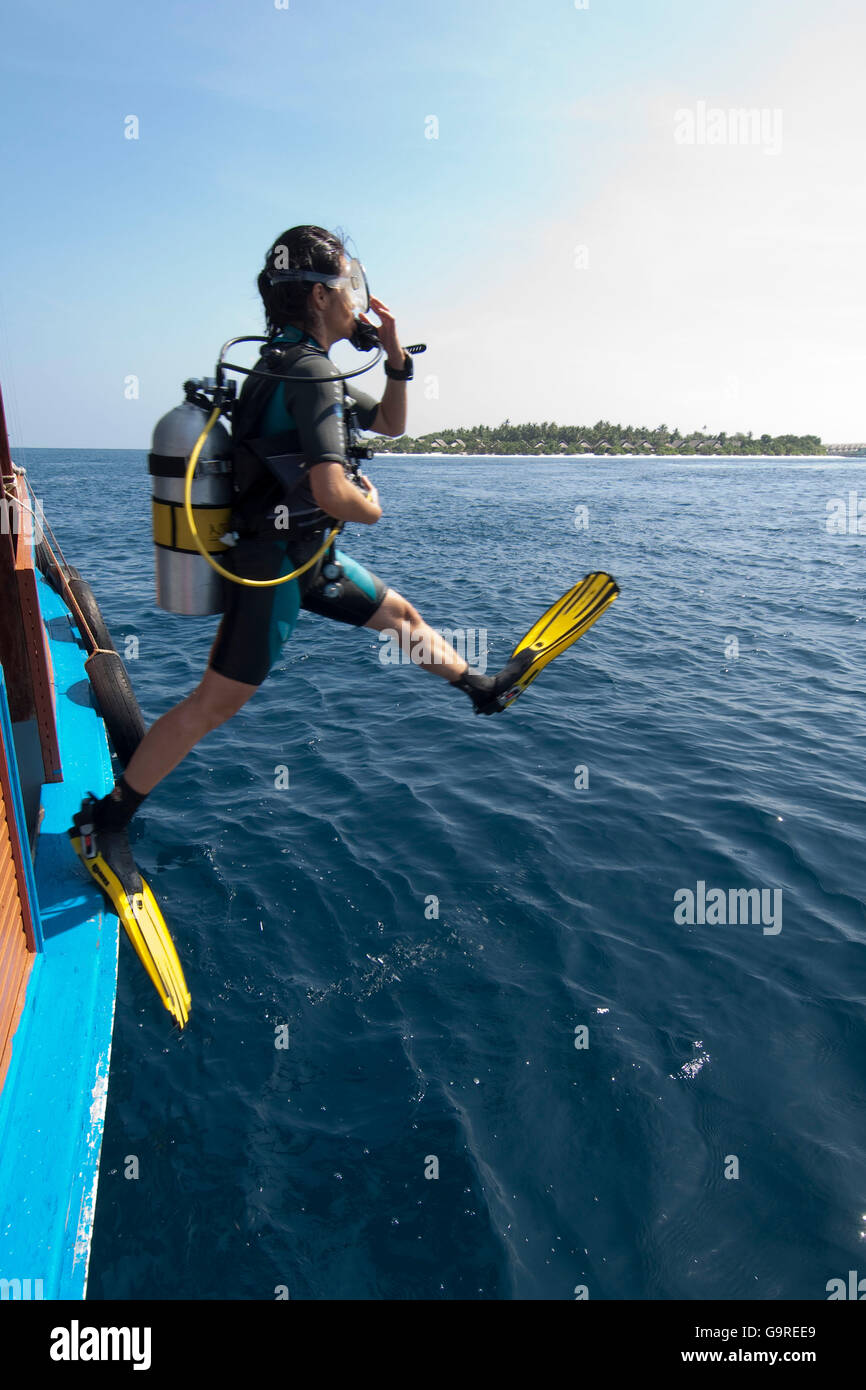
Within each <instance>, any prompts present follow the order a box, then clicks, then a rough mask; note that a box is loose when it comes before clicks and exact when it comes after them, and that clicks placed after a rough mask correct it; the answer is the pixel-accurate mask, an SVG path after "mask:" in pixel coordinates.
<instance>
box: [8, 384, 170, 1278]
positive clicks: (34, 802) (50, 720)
mask: <svg viewBox="0 0 866 1390" xmlns="http://www.w3.org/2000/svg"><path fill="white" fill-rule="evenodd" d="M0 472H2V482H3V498H2V507H3V510H2V518H0V519H2V522H3V524H2V526H0V1298H3V1299H83V1298H84V1297H85V1294H86V1290H87V1275H88V1266H89V1258H90V1244H91V1235H92V1230H93V1221H94V1212H95V1208H96V1193H97V1185H98V1177H99V1158H100V1152H101V1147H102V1135H103V1125H104V1120H105V1107H106V1099H107V1095H108V1077H109V1066H110V1060H111V1038H112V1027H113V1022H114V1009H115V996H116V990H117V961H118V937H119V924H118V919H117V916H116V915H115V913H114V912H113V911H112V910H111V909H110V907H109V905H108V902H107V900H106V899H104V898H103V897H102V895H101V893H100V892H99V890H98V888H97V887H96V885H95V883H94V882H93V880H92V879H91V878H89V877H88V875H87V873H86V872H85V870H84V868H83V866H82V865H81V863H80V862H79V860H78V858H77V856H76V854H75V852H74V850H73V848H72V845H71V843H70V840H69V837H68V834H67V831H68V828H69V826H70V824H71V821H72V816H73V813H74V812H76V811H77V810H78V808H79V806H80V804H81V801H82V798H83V796H84V795H85V793H87V792H88V791H92V792H94V793H95V794H96V795H97V796H100V795H103V794H104V793H105V792H106V791H108V790H110V789H111V787H112V786H113V785H114V780H115V777H114V771H113V767H112V754H111V748H110V746H109V733H112V735H113V741H114V749H115V755H116V756H118V755H119V754H123V755H124V758H123V760H125V757H127V756H129V755H130V754H131V750H132V749H133V748H134V747H135V745H136V743H137V741H138V739H139V738H140V737H141V735H142V733H143V728H144V725H143V723H142V720H141V714H140V711H139V710H138V705H137V703H136V701H135V696H134V694H133V693H132V688H131V686H130V685H129V679H128V676H127V675H126V672H125V670H123V663H122V661H121V658H120V656H119V655H118V654H117V652H116V651H114V650H113V644H112V643H111V638H110V634H109V633H108V630H107V628H105V625H104V622H103V620H102V616H101V614H100V612H99V609H98V607H97V605H96V601H95V599H94V597H93V594H92V591H91V590H90V589H89V586H88V585H87V584H86V582H85V581H84V580H83V579H82V578H81V576H80V575H79V574H78V572H77V571H76V570H74V569H72V568H71V567H70V566H69V565H68V564H67V563H66V561H65V558H64V557H63V556H62V553H59V547H58V546H57V544H56V541H54V543H53V544H52V541H53V537H52V541H49V540H47V539H46V537H45V533H44V530H43V524H44V523H43V518H42V509H41V505H39V504H37V502H36V499H35V498H34V496H33V493H32V491H31V489H30V487H29V483H28V479H27V476H26V472H25V470H24V469H21V468H17V467H16V466H15V465H14V464H13V462H12V458H11V456H10V452H9V442H8V437H7V433H6V422H5V415H4V412H3V401H2V395H0ZM76 593H77V594H78V597H77V598H76Z"/></svg>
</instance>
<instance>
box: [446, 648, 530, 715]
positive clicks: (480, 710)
mask: <svg viewBox="0 0 866 1390" xmlns="http://www.w3.org/2000/svg"><path fill="white" fill-rule="evenodd" d="M532 659H533V657H532V652H531V651H529V650H526V651H522V652H519V653H518V655H517V656H513V657H512V658H511V660H510V661H508V662H507V663H506V665H505V666H503V668H502V670H501V671H497V672H496V674H495V675H494V676H482V675H480V674H479V673H478V672H477V671H472V670H466V671H464V672H463V675H462V676H461V677H460V679H459V680H456V681H451V684H452V685H453V686H455V687H456V688H457V689H458V690H465V692H466V694H467V695H468V696H469V698H470V700H471V701H472V703H473V705H474V706H475V713H476V714H499V713H500V712H501V711H502V710H503V709H504V708H505V706H504V705H503V704H502V702H501V698H500V697H502V696H505V695H507V694H508V692H509V690H510V689H511V687H512V686H513V685H514V682H515V681H516V680H517V679H518V678H519V677H520V676H522V675H523V673H524V671H525V670H526V668H527V667H528V666H531V664H532Z"/></svg>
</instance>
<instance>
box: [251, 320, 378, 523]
mask: <svg viewBox="0 0 866 1390" xmlns="http://www.w3.org/2000/svg"><path fill="white" fill-rule="evenodd" d="M309 351H310V348H309V345H308V344H306V343H303V342H301V343H297V344H294V343H293V344H291V346H288V347H273V346H266V347H265V348H264V349H263V350H262V353H261V358H260V362H259V366H261V367H262V368H263V370H264V371H267V372H269V373H271V375H270V376H264V375H262V374H260V373H259V372H257V370H256V369H254V370H253V372H252V373H251V374H250V375H249V376H248V377H247V379H246V381H245V382H244V386H243V389H242V391H241V394H240V396H239V397H238V399H237V401H236V402H235V404H234V406H233V408H232V444H233V448H232V473H233V502H232V528H233V529H234V530H235V531H237V533H238V535H239V537H241V538H243V539H246V538H250V537H263V536H265V535H271V536H273V535H274V534H276V535H277V537H278V538H283V539H288V540H289V541H296V542H304V543H306V542H308V541H312V540H313V539H314V538H315V537H316V535H320V534H321V533H322V532H323V531H324V529H325V527H327V526H330V527H333V526H335V525H337V526H340V527H342V524H343V523H342V522H338V521H335V519H334V518H333V517H329V516H328V514H327V513H326V512H323V511H322V509H321V508H320V507H318V506H317V505H316V503H315V501H314V499H313V497H312V495H311V494H310V492H309V488H304V487H303V484H304V482H305V481H306V480H307V479H308V477H309V465H308V463H307V460H306V458H305V456H304V454H303V453H301V452H299V450H298V442H299V441H298V433H297V430H286V431H283V432H281V433H279V434H273V435H269V436H268V437H266V438H263V437H261V436H260V435H258V434H257V431H258V429H259V428H260V426H261V421H262V417H263V415H264V413H265V410H266V409H267V406H268V404H269V403H270V401H271V398H272V396H273V392H274V389H275V387H274V379H273V378H274V374H280V375H285V376H287V377H289V376H292V375H295V372H294V369H295V367H296V366H297V363H298V361H299V359H300V358H301V357H302V356H304V355H305V354H308V353H309ZM311 383H316V379H315V378H311ZM316 384H317V383H316ZM276 389H277V390H283V389H284V387H283V386H279V387H277V388H276ZM334 393H335V404H336V403H339V406H342V421H343V436H344V449H345V461H344V463H343V467H344V469H345V472H346V475H347V477H350V478H352V480H353V482H355V483H356V485H357V486H358V487H359V488H360V489H361V490H362V491H363V490H364V489H363V485H362V483H361V482H360V479H359V476H358V474H359V461H360V460H361V459H362V458H363V459H366V458H372V456H373V451H372V449H371V448H369V447H368V446H366V445H361V444H360V443H359V442H358V426H357V420H356V416H355V411H356V402H355V401H354V400H353V398H352V397H351V396H350V395H349V394H348V392H347V391H345V388H344V387H343V384H342V382H334ZM339 406H338V408H339ZM281 508H284V509H285V510H284V511H280V510H278V509H281Z"/></svg>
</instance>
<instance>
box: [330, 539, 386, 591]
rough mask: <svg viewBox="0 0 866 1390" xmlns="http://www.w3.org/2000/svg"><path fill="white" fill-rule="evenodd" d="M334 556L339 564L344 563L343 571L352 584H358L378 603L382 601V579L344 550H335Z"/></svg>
mask: <svg viewBox="0 0 866 1390" xmlns="http://www.w3.org/2000/svg"><path fill="white" fill-rule="evenodd" d="M334 558H335V559H336V561H337V564H338V565H342V567H343V573H344V575H345V576H346V578H347V579H348V580H349V581H350V583H352V584H357V586H358V588H359V589H360V590H361V593H362V594H366V595H367V598H371V599H375V600H376V603H377V604H378V603H381V601H382V591H381V581H377V579H376V576H375V575H373V574H371V573H370V571H369V570H368V569H366V568H365V567H364V566H363V565H359V564H358V561H357V560H353V559H352V557H351V555H346V554H344V552H343V551H342V550H335V551H334Z"/></svg>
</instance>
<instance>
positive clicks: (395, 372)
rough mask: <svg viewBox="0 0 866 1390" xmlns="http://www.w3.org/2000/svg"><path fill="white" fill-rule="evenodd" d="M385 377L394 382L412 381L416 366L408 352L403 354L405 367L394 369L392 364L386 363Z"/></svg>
mask: <svg viewBox="0 0 866 1390" xmlns="http://www.w3.org/2000/svg"><path fill="white" fill-rule="evenodd" d="M385 375H386V376H387V377H390V378H391V380H392V381H411V380H412V378H413V376H414V375H415V364H414V362H413V361H412V358H411V357H410V356H409V354H408V352H404V353H403V367H402V370H401V369H400V368H399V367H392V366H391V364H390V362H386V363H385Z"/></svg>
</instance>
